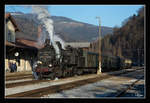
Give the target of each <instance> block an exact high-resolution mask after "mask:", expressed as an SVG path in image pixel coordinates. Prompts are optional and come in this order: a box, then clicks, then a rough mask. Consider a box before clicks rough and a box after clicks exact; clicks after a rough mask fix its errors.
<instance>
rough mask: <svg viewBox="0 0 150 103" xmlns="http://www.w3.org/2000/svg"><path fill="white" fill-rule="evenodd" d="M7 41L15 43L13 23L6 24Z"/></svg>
mask: <svg viewBox="0 0 150 103" xmlns="http://www.w3.org/2000/svg"><path fill="white" fill-rule="evenodd" d="M5 35H6V40H7V41H9V42H15V28H14V26H13V24H12V22H11V21H8V22H7V24H6V34H5Z"/></svg>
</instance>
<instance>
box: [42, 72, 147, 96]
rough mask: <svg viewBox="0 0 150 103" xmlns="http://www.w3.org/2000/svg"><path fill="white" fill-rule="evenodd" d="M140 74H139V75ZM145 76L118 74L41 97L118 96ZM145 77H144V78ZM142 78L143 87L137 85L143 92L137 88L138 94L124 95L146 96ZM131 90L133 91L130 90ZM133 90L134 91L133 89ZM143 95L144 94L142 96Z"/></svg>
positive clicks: (140, 74)
mask: <svg viewBox="0 0 150 103" xmlns="http://www.w3.org/2000/svg"><path fill="white" fill-rule="evenodd" d="M137 74H138V75H137ZM128 75H130V76H132V78H131V77H130V78H128V77H127V76H128ZM141 76H143V72H142V73H136V75H135V74H133V73H129V74H124V75H122V76H121V77H120V76H116V77H113V78H108V79H104V80H101V81H99V82H96V83H93V84H88V85H84V86H81V87H77V88H74V89H71V90H65V91H61V92H59V93H54V94H49V95H45V96H43V97H41V98H108V97H110V98H116V97H115V96H116V93H118V92H120V91H121V90H124V89H126V88H127V87H128V86H129V85H131V84H132V83H133V82H135V81H136V80H137V79H138V78H140V77H141ZM143 79H144V78H143ZM143 79H142V80H140V82H141V85H142V86H140V87H141V88H139V86H135V87H137V90H140V92H141V93H142V94H137V90H135V91H136V92H135V91H134V93H135V94H136V95H135V96H132V95H129V93H128V94H126V95H124V96H122V97H130V98H131V97H144V95H143V94H144V82H145V81H144V80H143ZM130 92H131V91H130ZM132 92H133V91H132ZM141 95H142V96H141Z"/></svg>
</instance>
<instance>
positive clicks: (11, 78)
mask: <svg viewBox="0 0 150 103" xmlns="http://www.w3.org/2000/svg"><path fill="white" fill-rule="evenodd" d="M32 77H33V76H32V74H26V75H19V76H8V77H6V78H5V81H10V80H19V79H27V78H32Z"/></svg>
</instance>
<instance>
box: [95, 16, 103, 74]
mask: <svg viewBox="0 0 150 103" xmlns="http://www.w3.org/2000/svg"><path fill="white" fill-rule="evenodd" d="M96 19H98V21H99V68H98V71H97V74H101V72H102V68H101V66H102V57H101V21H100V17H96Z"/></svg>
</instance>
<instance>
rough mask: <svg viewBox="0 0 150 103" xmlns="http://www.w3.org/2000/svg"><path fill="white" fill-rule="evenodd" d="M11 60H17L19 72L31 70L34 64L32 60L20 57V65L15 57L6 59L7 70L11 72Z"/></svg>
mask: <svg viewBox="0 0 150 103" xmlns="http://www.w3.org/2000/svg"><path fill="white" fill-rule="evenodd" d="M9 62H16V64H17V72H21V71H31V70H32V66H31V64H30V60H25V59H20V65H19V63H18V62H17V61H16V60H15V59H5V71H6V72H9V71H10V69H9Z"/></svg>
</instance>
